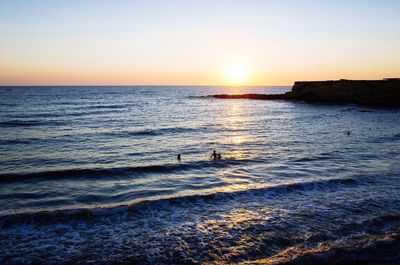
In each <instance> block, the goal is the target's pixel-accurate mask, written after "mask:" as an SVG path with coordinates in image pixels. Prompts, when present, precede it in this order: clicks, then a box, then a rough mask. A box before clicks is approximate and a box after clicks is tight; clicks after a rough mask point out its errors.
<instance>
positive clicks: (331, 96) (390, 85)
mask: <svg viewBox="0 0 400 265" xmlns="http://www.w3.org/2000/svg"><path fill="white" fill-rule="evenodd" d="M211 97H214V98H225V99H261V100H276V99H283V100H302V101H307V102H327V103H356V104H362V105H377V106H400V79H384V80H337V81H333V80H332V81H301V82H295V83H294V86H293V87H292V91H290V92H287V93H285V94H273V95H267V94H241V95H228V94H220V95H211Z"/></svg>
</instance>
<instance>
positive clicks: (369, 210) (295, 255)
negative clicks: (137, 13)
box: [0, 87, 400, 264]
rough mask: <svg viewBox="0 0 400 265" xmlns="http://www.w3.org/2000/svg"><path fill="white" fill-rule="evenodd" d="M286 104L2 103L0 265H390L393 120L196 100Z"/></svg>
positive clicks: (81, 93) (395, 212)
mask: <svg viewBox="0 0 400 265" xmlns="http://www.w3.org/2000/svg"><path fill="white" fill-rule="evenodd" d="M288 89H289V88H286V87H278V88H271V87H253V88H235V89H233V88H222V87H74V88H71V87H57V88H38V87H35V88H12V89H10V88H0V113H1V116H0V129H1V132H2V133H1V134H0V183H1V184H0V225H1V227H2V229H1V231H0V250H2V251H0V261H2V262H1V263H7V262H10V263H16V262H44V261H46V262H49V263H59V262H67V263H68V262H96V263H98V262H100V263H102V262H104V263H107V262H131V263H132V262H133V263H135V262H138V263H141V264H144V263H207V262H218V263H231V262H245V261H257V260H258V261H260V262H264V263H273V262H275V263H284V262H287V261H288V260H296V259H297V260H298V262H305V263H307V262H309V263H316V260H313V257H318V259H319V260H318V262H326V260H325V261H324V259H323V258H321V257H325V258H326V259H329V260H335V259H337V260H340V259H343V262H350V261H352V262H353V261H357V262H365V261H369V262H372V261H374V262H385V261H390V260H393V259H396V258H398V257H397V256H396V255H397V253H399V247H398V246H399V245H400V244H399V238H400V236H399V227H400V226H399V225H400V201H399V198H400V197H399V195H400V192H399V188H400V159H399V158H400V152H399V150H400V110H396V109H376V108H367V107H361V106H354V105H319V104H306V103H303V102H285V101H255V100H219V99H212V98H204V97H201V96H204V95H208V94H216V93H280V92H284V91H287V90H288ZM348 131H350V135H348V134H347V132H348ZM213 149H215V150H217V151H218V152H221V153H222V156H223V160H221V161H210V160H209V155H210V154H211V151H212V150H213ZM178 153H181V154H182V161H180V162H179V161H177V160H176V156H177V154H178ZM382 246H383V247H382ZM383 249H384V250H385V251H384V255H382V253H383ZM346 251H347V252H346ZM307 253H311V254H310V255H308V256H307V255H306V254H307ZM321 253H323V254H321ZM332 253H339V254H337V256H335V255H334V254H332ZM346 253H347V254H346ZM349 253H350V254H349ZM351 253H359V254H358V255H355V256H354V255H351ZM332 255H333V256H332ZM310 257H311V258H310ZM279 258H280V259H279ZM277 260H278V261H277ZM338 264H340V263H338Z"/></svg>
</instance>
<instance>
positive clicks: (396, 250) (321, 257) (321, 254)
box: [240, 230, 400, 265]
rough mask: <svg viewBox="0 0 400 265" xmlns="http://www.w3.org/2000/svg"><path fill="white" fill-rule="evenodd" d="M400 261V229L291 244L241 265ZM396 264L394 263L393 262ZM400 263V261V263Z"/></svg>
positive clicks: (343, 264) (342, 263)
mask: <svg viewBox="0 0 400 265" xmlns="http://www.w3.org/2000/svg"><path fill="white" fill-rule="evenodd" d="M394 261H397V262H398V261H400V230H399V231H395V232H391V233H386V234H383V235H364V236H361V237H356V238H351V237H349V238H343V239H340V240H338V241H335V242H324V243H320V244H319V245H318V246H316V247H307V246H306V245H304V244H300V245H296V246H293V247H289V248H287V249H285V250H283V251H281V252H280V253H278V254H277V255H274V256H272V257H269V258H265V259H258V260H253V261H246V262H242V263H240V264H274V265H278V264H287V265H289V264H303V265H306V264H317V265H318V264H321V265H322V264H335V265H345V264H385V263H386V262H388V263H389V262H394ZM391 264H393V263H391ZM396 264H398V263H396Z"/></svg>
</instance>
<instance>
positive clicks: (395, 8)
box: [0, 0, 400, 85]
mask: <svg viewBox="0 0 400 265" xmlns="http://www.w3.org/2000/svg"><path fill="white" fill-rule="evenodd" d="M399 14H400V1H398V0H375V1H371V0H335V1H331V0H329V1H328V0H275V1H273V0H243V1H239V0H230V1H225V0H198V1H196V0H143V1H140V0H137V1H135V0H129V1H128V0H126V1H124V0H115V1H102V0H96V1H95V0H86V1H83V0H82V1H80V0H79V1H78V0H68V1H65V0H62V1H58V0H41V1H40V0H0V85H292V84H293V82H294V81H297V80H326V79H340V78H346V79H381V78H387V77H400V15H399Z"/></svg>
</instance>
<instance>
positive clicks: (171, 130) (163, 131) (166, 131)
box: [103, 127, 198, 137]
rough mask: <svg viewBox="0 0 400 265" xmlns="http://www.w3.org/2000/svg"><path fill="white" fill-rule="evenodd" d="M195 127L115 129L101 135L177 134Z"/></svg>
mask: <svg viewBox="0 0 400 265" xmlns="http://www.w3.org/2000/svg"><path fill="white" fill-rule="evenodd" d="M197 130H198V129H196V128H183V127H172V128H159V129H142V130H133V131H131V130H124V131H115V132H106V133H103V135H108V136H120V137H121V136H122V137H126V136H157V135H164V134H177V133H186V132H193V131H197Z"/></svg>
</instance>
